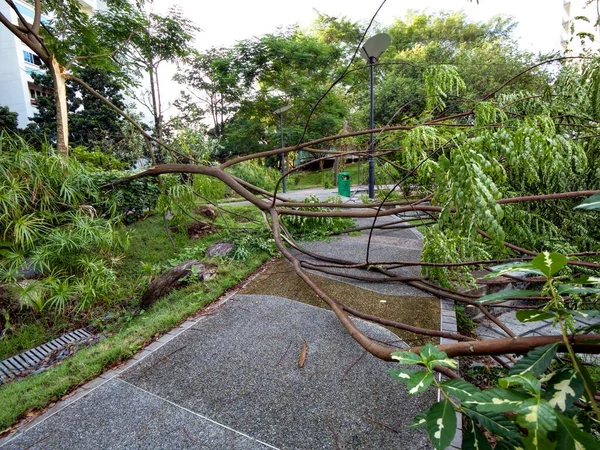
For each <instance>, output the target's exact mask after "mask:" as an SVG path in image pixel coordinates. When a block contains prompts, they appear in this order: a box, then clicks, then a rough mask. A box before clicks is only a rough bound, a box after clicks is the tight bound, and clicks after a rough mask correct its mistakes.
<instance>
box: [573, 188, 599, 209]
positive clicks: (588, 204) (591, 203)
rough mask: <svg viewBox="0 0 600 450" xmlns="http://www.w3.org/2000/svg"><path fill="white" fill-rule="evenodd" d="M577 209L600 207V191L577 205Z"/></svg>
mask: <svg viewBox="0 0 600 450" xmlns="http://www.w3.org/2000/svg"><path fill="white" fill-rule="evenodd" d="M575 209H587V210H594V209H600V192H596V193H595V194H594V195H592V196H591V197H588V198H586V199H585V200H584V201H583V203H581V204H580V205H577V206H576V207H575Z"/></svg>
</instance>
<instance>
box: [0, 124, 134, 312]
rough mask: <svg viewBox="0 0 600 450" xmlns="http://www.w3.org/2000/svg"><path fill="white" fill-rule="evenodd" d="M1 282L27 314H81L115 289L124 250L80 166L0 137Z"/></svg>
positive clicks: (48, 151) (106, 203) (104, 202)
mask: <svg viewBox="0 0 600 450" xmlns="http://www.w3.org/2000/svg"><path fill="white" fill-rule="evenodd" d="M0 171H1V173H2V177H1V182H0V224H1V228H2V229H3V230H4V231H3V235H2V239H3V242H2V248H1V253H0V280H2V281H3V282H5V283H8V286H9V288H10V290H11V291H12V292H13V293H14V295H15V296H16V298H17V299H18V301H19V303H20V305H21V306H23V307H27V308H33V309H35V310H38V311H39V310H42V309H49V310H55V311H57V312H61V313H62V312H66V311H71V310H72V309H82V308H85V307H87V306H89V305H90V304H91V303H93V302H94V301H96V300H97V299H98V298H102V296H103V295H105V294H106V293H107V292H108V291H109V290H110V288H111V283H112V281H113V280H114V277H115V276H114V271H113V269H112V265H113V264H114V263H115V262H116V261H117V258H116V254H115V252H116V251H118V250H119V249H121V248H122V247H123V245H124V244H125V242H123V241H122V240H121V238H120V237H119V235H118V233H116V232H115V229H114V227H115V221H114V219H112V218H111V217H110V215H109V216H108V217H106V218H103V217H99V216H98V213H97V210H96V209H95V208H94V207H93V206H92V205H93V204H96V205H102V207H103V208H104V209H105V210H106V211H110V210H111V209H112V205H110V202H109V201H107V200H106V199H102V197H101V195H100V193H99V191H98V190H97V188H96V186H95V184H94V182H93V178H92V177H91V176H90V174H89V173H88V172H87V171H86V169H85V168H84V167H83V166H81V165H80V164H79V163H78V162H77V161H75V160H72V159H70V160H69V159H67V158H65V157H64V156H61V155H57V154H56V153H54V151H53V150H51V149H49V148H46V149H44V150H43V151H42V152H36V151H34V150H32V149H31V148H30V147H29V146H28V145H27V144H26V143H25V142H24V141H23V140H22V139H19V138H16V137H9V136H7V135H5V134H0Z"/></svg>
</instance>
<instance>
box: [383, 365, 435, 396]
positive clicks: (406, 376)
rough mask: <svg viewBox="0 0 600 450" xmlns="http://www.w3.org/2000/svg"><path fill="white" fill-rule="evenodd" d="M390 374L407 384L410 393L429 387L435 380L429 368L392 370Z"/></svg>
mask: <svg viewBox="0 0 600 450" xmlns="http://www.w3.org/2000/svg"><path fill="white" fill-rule="evenodd" d="M389 374H390V375H391V376H392V377H394V378H395V379H396V380H398V381H400V382H401V383H404V384H406V387H407V388H408V393H409V394H413V395H414V394H418V393H420V392H423V391H424V390H425V389H427V388H428V387H429V386H430V385H431V383H432V382H433V375H432V374H431V372H428V371H427V370H406V369H399V370H390V372H389Z"/></svg>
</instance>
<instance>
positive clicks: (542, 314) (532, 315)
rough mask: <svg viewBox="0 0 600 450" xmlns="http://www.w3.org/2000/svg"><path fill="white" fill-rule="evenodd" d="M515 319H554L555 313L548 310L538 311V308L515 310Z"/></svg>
mask: <svg viewBox="0 0 600 450" xmlns="http://www.w3.org/2000/svg"><path fill="white" fill-rule="evenodd" d="M516 317H517V320H519V321H520V322H523V323H530V322H539V321H540V320H549V319H554V318H555V317H556V314H554V313H552V312H548V311H540V310H539V309H524V310H520V311H517V313H516Z"/></svg>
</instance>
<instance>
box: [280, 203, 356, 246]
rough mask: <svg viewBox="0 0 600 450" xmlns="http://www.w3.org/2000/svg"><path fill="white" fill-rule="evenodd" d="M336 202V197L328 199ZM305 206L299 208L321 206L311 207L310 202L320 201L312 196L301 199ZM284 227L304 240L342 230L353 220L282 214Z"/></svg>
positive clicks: (313, 209)
mask: <svg viewBox="0 0 600 450" xmlns="http://www.w3.org/2000/svg"><path fill="white" fill-rule="evenodd" d="M328 201H330V202H332V203H337V202H338V201H337V199H328ZM303 202H304V203H306V205H307V206H306V207H302V208H299V209H300V210H301V211H319V210H321V209H322V208H318V207H311V206H310V204H311V203H322V202H321V201H320V200H319V199H318V198H316V197H314V196H310V197H307V198H305V199H304V200H303ZM282 222H283V224H284V225H285V226H286V228H287V229H288V230H289V231H290V232H291V233H292V234H295V235H298V236H300V237H301V238H302V239H305V240H316V239H323V238H326V237H329V236H330V235H331V234H334V233H339V232H341V231H344V230H346V229H348V228H350V227H352V225H353V224H354V221H353V220H352V219H349V218H345V217H309V216H292V215H289V216H284V217H283V219H282Z"/></svg>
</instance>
